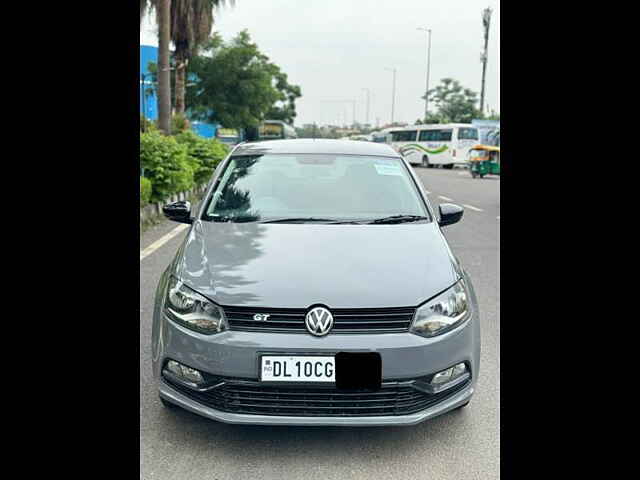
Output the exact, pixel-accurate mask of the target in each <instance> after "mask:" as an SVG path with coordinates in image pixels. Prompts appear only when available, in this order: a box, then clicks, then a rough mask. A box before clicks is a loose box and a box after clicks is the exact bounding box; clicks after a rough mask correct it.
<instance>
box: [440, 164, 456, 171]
mask: <svg viewBox="0 0 640 480" xmlns="http://www.w3.org/2000/svg"><path fill="white" fill-rule="evenodd" d="M442 168H446V169H447V170H452V169H453V163H449V164H447V165H443V166H442Z"/></svg>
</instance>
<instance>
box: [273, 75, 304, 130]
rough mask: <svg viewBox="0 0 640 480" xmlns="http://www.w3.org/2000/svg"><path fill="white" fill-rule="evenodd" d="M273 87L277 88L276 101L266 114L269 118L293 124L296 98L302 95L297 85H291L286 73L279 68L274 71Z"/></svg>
mask: <svg viewBox="0 0 640 480" xmlns="http://www.w3.org/2000/svg"><path fill="white" fill-rule="evenodd" d="M276 68H277V67H276ZM274 78H275V88H276V90H278V97H279V98H278V101H277V102H276V104H274V105H273V106H272V107H271V108H270V109H269V111H268V112H267V114H266V117H267V118H268V119H269V120H282V121H283V122H286V123H289V124H293V121H294V120H295V118H296V99H298V98H300V97H301V96H302V91H301V90H300V87H299V86H298V85H291V84H290V83H289V82H288V81H287V74H286V73H284V72H281V71H280V69H279V68H277V70H275V71H274Z"/></svg>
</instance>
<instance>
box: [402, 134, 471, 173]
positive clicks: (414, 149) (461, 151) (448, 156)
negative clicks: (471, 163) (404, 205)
mask: <svg viewBox="0 0 640 480" xmlns="http://www.w3.org/2000/svg"><path fill="white" fill-rule="evenodd" d="M476 143H478V129H477V128H476V127H475V126H473V125H471V124H470V123H447V124H431V125H411V126H408V127H402V128H397V129H393V130H391V146H392V147H393V148H394V149H395V150H396V151H397V152H399V153H400V154H401V155H402V156H403V157H405V158H406V159H407V161H408V162H409V163H411V164H413V165H422V166H423V167H434V166H436V165H441V166H442V167H443V168H453V166H454V165H455V164H456V163H465V161H466V158H467V153H468V151H469V149H470V148H471V147H472V146H473V145H475V144H476Z"/></svg>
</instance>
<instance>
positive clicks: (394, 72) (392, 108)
mask: <svg viewBox="0 0 640 480" xmlns="http://www.w3.org/2000/svg"><path fill="white" fill-rule="evenodd" d="M385 70H387V71H389V72H393V90H392V93H391V124H392V125H393V114H394V111H395V107H396V69H395V67H394V68H385Z"/></svg>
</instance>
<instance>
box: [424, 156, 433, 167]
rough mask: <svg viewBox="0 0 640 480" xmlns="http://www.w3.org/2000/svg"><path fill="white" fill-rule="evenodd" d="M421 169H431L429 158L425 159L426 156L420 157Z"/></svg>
mask: <svg viewBox="0 0 640 480" xmlns="http://www.w3.org/2000/svg"><path fill="white" fill-rule="evenodd" d="M422 167H423V168H431V164H430V163H429V157H427V156H426V155H424V156H423V157H422Z"/></svg>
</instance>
